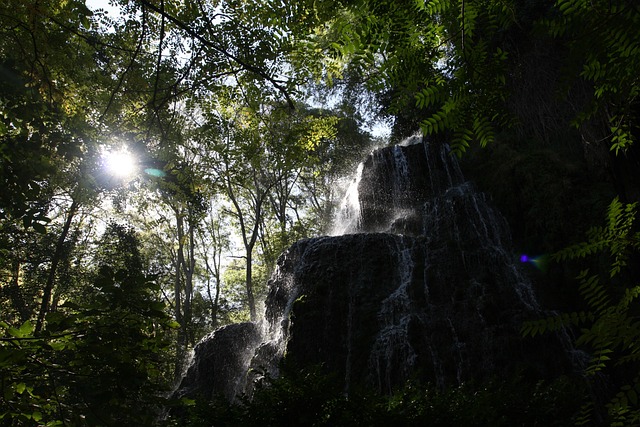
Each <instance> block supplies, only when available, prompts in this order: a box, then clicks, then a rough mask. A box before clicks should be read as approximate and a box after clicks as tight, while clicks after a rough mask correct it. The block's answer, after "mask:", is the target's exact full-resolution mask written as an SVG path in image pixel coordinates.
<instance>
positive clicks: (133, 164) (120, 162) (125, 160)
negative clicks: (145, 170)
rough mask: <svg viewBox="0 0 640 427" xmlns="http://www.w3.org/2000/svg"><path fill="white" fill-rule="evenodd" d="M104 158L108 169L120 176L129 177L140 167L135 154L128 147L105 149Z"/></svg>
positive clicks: (110, 172) (112, 173)
mask: <svg viewBox="0 0 640 427" xmlns="http://www.w3.org/2000/svg"><path fill="white" fill-rule="evenodd" d="M102 159H103V164H104V167H105V169H106V171H107V172H108V173H109V174H110V175H113V176H115V177H118V178H129V177H131V176H133V175H134V174H135V173H136V172H137V169H138V166H137V161H136V158H135V156H134V155H133V154H132V153H131V152H130V151H129V150H127V149H126V148H120V149H117V150H109V151H105V152H104V154H103V155H102Z"/></svg>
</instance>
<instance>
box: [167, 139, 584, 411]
mask: <svg viewBox="0 0 640 427" xmlns="http://www.w3.org/2000/svg"><path fill="white" fill-rule="evenodd" d="M347 199H348V200H347V201H346V202H345V205H344V206H343V212H342V214H341V216H339V218H338V219H339V220H341V221H343V222H344V224H342V227H341V230H340V231H341V232H343V233H346V234H342V235H338V236H333V237H318V238H313V239H307V240H302V241H299V242H297V243H296V244H294V245H293V246H292V247H291V248H289V249H288V250H287V251H286V252H285V253H284V254H283V255H282V256H281V257H280V259H279V260H278V264H277V268H276V271H275V273H274V275H273V276H272V278H271V280H270V282H269V289H270V291H269V295H268V297H267V301H266V313H265V319H264V322H263V324H262V325H261V328H262V329H261V334H262V335H261V338H260V339H258V338H257V337H256V334H257V331H258V327H257V326H250V324H246V325H244V326H235V328H238V330H240V329H242V330H243V333H242V334H240V338H239V340H240V341H239V343H235V342H234V343H227V342H226V338H225V337H227V336H228V335H229V334H228V330H227V329H221V330H218V331H216V332H215V333H213V334H212V335H211V337H210V338H208V339H206V340H204V341H203V342H202V343H200V344H199V345H198V347H197V348H196V358H195V362H194V364H193V366H192V368H191V369H190V370H189V373H188V374H187V377H186V378H185V382H184V385H183V386H181V389H180V390H181V391H179V393H181V394H182V395H194V394H198V393H200V394H201V395H203V393H201V391H202V390H206V392H205V393H204V394H205V395H206V396H207V397H208V396H210V395H211V393H215V392H216V391H219V392H222V393H224V394H225V395H226V396H227V397H228V398H231V397H232V396H231V394H233V393H238V392H241V391H244V392H249V393H250V391H251V386H252V383H253V381H254V380H255V379H256V378H257V376H256V374H255V372H259V371H260V370H266V371H267V372H269V373H270V374H271V375H277V374H278V366H279V363H281V360H282V358H283V357H284V359H285V360H286V363H287V364H288V365H289V366H294V367H300V368H302V367H309V366H321V367H322V369H325V370H326V371H327V372H331V373H333V374H334V375H336V376H337V377H338V378H343V379H344V388H345V391H347V392H348V391H349V390H350V389H352V388H354V387H367V388H374V389H377V390H378V391H380V392H382V393H389V392H391V391H392V390H393V389H395V388H396V387H398V386H401V385H403V384H404V383H405V382H406V381H407V380H420V381H425V382H427V381H428V382H431V383H435V384H437V385H438V386H440V387H447V386H455V385H458V384H462V383H465V382H469V381H476V382H481V381H483V380H487V379H489V378H500V377H507V376H514V375H522V376H525V377H530V378H532V379H543V378H549V377H553V376H555V375H558V374H560V373H566V372H570V371H571V370H572V369H574V366H575V363H574V362H575V361H574V360H573V359H574V357H578V356H579V353H576V352H573V351H572V350H571V349H570V348H569V340H568V339H567V337H563V336H562V335H548V336H545V337H543V338H538V339H530V338H527V339H523V338H522V337H521V335H520V332H519V330H520V327H521V324H522V321H524V320H527V319H533V318H537V317H540V316H541V315H542V314H543V313H542V310H541V308H540V307H539V306H538V303H537V302H536V298H535V295H534V292H533V290H532V289H531V286H530V283H529V281H528V280H527V278H526V277H524V276H523V275H522V274H521V271H520V268H519V265H518V258H517V256H515V254H513V253H511V252H510V250H511V249H510V237H509V231H508V228H507V226H506V223H505V221H504V219H503V218H502V217H501V216H500V215H499V213H497V212H496V211H495V210H494V209H492V208H491V207H490V206H489V205H488V204H487V202H486V200H485V198H484V196H483V195H482V194H479V193H477V192H476V191H475V190H474V188H473V186H472V185H471V184H470V183H468V182H465V181H464V179H463V177H462V174H461V173H460V170H459V169H458V166H457V163H456V162H455V159H454V158H452V157H451V156H450V155H449V154H448V151H447V148H446V147H445V146H436V145H430V144H423V143H422V142H421V141H419V143H417V144H413V145H409V146H404V147H401V146H396V147H389V148H384V149H381V150H377V151H375V152H373V153H372V154H371V155H370V156H369V157H368V158H367V159H366V160H365V162H364V163H363V165H361V168H360V170H359V174H358V177H357V178H356V179H355V180H354V183H353V188H352V189H351V190H350V198H347ZM210 348H211V349H212V352H210V351H209V349H210ZM205 349H206V350H205ZM216 349H218V350H216ZM236 349H237V351H240V350H241V349H246V354H247V356H242V357H240V356H238V355H236V354H232V353H233V352H234V351H236ZM216 351H220V352H221V353H220V354H215V353H216ZM199 353H202V354H215V355H213V356H211V355H210V356H208V359H209V361H208V362H205V361H204V360H200V358H199V356H198V354H199ZM225 355H226V356H225ZM251 358H252V361H251V362H249V359H251ZM240 359H242V361H243V362H242V363H239V362H238V360H240ZM211 363H212V364H214V365H216V364H222V365H225V364H227V363H228V364H229V368H228V369H227V368H225V367H224V366H209V364H211ZM230 371H234V372H235V374H234V375H235V376H237V378H239V379H238V380H237V381H236V382H234V381H232V380H230V379H228V378H231V377H233V375H231V374H229V372H230ZM249 371H251V372H253V373H252V374H251V375H247V372H249ZM217 376H219V377H221V378H222V379H219V378H217ZM187 378H191V379H192V380H189V381H191V382H189V381H187ZM198 381H200V382H204V383H206V385H200V386H194V385H193V384H194V382H198ZM231 383H233V384H234V386H233V387H230V386H227V385H225V386H223V387H220V386H219V384H231ZM189 384H192V385H189ZM237 384H242V385H243V387H244V388H243V387H238V386H237ZM198 390H200V391H198Z"/></svg>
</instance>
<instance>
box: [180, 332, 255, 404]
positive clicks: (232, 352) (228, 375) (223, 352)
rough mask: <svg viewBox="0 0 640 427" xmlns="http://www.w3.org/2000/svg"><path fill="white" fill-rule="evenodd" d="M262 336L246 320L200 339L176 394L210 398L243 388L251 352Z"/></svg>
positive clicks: (242, 389)
mask: <svg viewBox="0 0 640 427" xmlns="http://www.w3.org/2000/svg"><path fill="white" fill-rule="evenodd" d="M261 339H262V336H261V334H260V329H259V327H258V326H257V325H255V324H253V323H249V322H247V323H237V324H234V325H228V326H223V327H222V328H219V329H217V330H216V331H215V332H214V333H212V334H211V335H209V336H208V337H205V338H204V339H202V340H201V341H200V343H199V344H198V345H197V346H196V347H195V349H194V355H193V361H192V363H191V366H190V367H189V369H188V370H187V373H186V375H185V376H184V378H183V379H182V381H181V382H180V385H179V387H178V389H177V391H176V393H175V397H176V398H182V397H188V398H192V399H193V398H202V399H212V398H213V397H214V396H215V395H217V394H221V395H223V396H224V397H226V398H227V399H228V400H233V399H234V398H235V396H236V395H238V394H240V393H242V392H243V391H244V386H245V382H244V379H245V376H246V374H247V370H248V367H249V363H250V361H251V355H252V354H253V351H254V349H255V348H256V346H257V345H258V344H259V343H260V341H261Z"/></svg>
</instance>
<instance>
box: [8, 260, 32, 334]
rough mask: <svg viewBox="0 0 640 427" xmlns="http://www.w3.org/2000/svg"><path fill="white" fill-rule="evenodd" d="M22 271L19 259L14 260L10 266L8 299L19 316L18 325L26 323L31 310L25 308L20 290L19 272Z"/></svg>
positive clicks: (25, 304)
mask: <svg viewBox="0 0 640 427" xmlns="http://www.w3.org/2000/svg"><path fill="white" fill-rule="evenodd" d="M21 271H22V262H21V261H20V260H19V259H15V260H14V261H13V262H12V265H11V281H10V282H9V298H10V299H11V305H12V306H13V308H14V309H15V310H16V311H17V312H18V314H19V315H20V323H24V322H25V321H27V320H28V319H29V317H30V315H31V310H29V307H28V306H27V303H26V301H25V299H24V295H23V294H22V289H20V272H21Z"/></svg>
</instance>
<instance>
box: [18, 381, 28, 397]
mask: <svg viewBox="0 0 640 427" xmlns="http://www.w3.org/2000/svg"><path fill="white" fill-rule="evenodd" d="M26 389H27V385H26V384H25V383H19V384H16V391H17V392H18V394H22V393H24V391H25V390H26Z"/></svg>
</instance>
